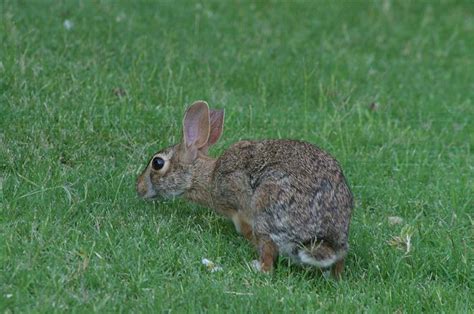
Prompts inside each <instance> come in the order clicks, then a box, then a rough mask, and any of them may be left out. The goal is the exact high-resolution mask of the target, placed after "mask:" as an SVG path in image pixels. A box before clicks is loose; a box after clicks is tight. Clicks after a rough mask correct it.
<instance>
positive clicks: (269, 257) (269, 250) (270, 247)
mask: <svg viewBox="0 0 474 314" xmlns="http://www.w3.org/2000/svg"><path fill="white" fill-rule="evenodd" d="M256 242H257V250H258V254H259V260H258V261H254V262H253V266H254V268H256V269H257V270H259V271H262V272H264V273H271V272H272V271H273V266H274V264H275V261H276V259H277V257H278V247H277V246H276V244H275V243H274V242H273V241H272V239H271V238H270V237H269V236H268V235H257V236H256Z"/></svg>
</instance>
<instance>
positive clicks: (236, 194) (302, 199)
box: [136, 101, 353, 279]
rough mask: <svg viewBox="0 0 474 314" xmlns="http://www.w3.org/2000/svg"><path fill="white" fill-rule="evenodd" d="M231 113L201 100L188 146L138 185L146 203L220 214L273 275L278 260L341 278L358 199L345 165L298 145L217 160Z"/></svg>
mask: <svg viewBox="0 0 474 314" xmlns="http://www.w3.org/2000/svg"><path fill="white" fill-rule="evenodd" d="M223 125H224V111H223V110H214V109H209V107H208V104H207V103H206V102H204V101H197V102H195V103H194V104H192V105H191V106H190V107H189V108H188V109H187V111H186V113H185V116H184V119H183V133H184V138H183V142H182V143H180V144H177V145H174V146H171V147H169V148H166V149H163V150H161V151H159V152H157V153H156V154H155V155H153V157H152V158H151V159H150V161H149V162H148V164H147V166H146V169H145V170H144V171H143V172H142V173H141V175H140V176H139V177H138V179H137V184H136V188H137V192H138V194H139V196H141V197H142V198H145V199H155V198H170V197H171V198H173V197H179V196H182V197H184V198H185V199H187V200H190V201H192V202H195V203H198V204H200V205H203V206H207V207H210V208H213V209H214V210H215V211H217V212H218V213H220V214H222V215H224V216H226V217H228V218H229V219H231V220H232V222H233V223H234V225H235V228H236V230H237V231H238V232H239V233H241V234H242V235H243V236H244V237H245V238H247V239H248V240H249V241H251V242H252V243H253V244H254V245H255V247H256V249H257V251H258V254H259V260H258V261H254V266H255V267H256V268H257V269H258V270H260V271H262V272H271V271H272V270H273V268H274V263H275V260H276V258H277V256H278V255H279V254H281V255H283V256H286V257H289V258H290V259H291V260H293V261H294V262H296V263H298V264H302V265H311V266H316V267H319V268H321V269H323V270H331V274H332V275H333V276H334V277H335V278H336V279H339V278H340V276H341V273H342V271H343V269H344V260H345V257H346V254H347V250H348V247H349V246H348V232H349V223H350V219H351V212H352V208H353V197H352V193H351V190H350V189H349V187H348V184H347V182H346V179H345V177H344V175H343V172H342V170H341V168H340V166H339V164H338V162H337V161H336V160H335V159H334V158H333V157H331V156H330V155H329V154H328V153H326V152H324V151H322V150H321V149H319V148H317V147H316V146H314V145H312V144H310V143H307V142H302V141H296V140H278V139H270V140H261V141H247V140H244V141H240V142H237V143H235V144H233V145H232V146H231V147H230V148H228V149H227V150H226V151H225V152H224V153H223V154H222V155H221V156H220V157H218V158H217V159H215V158H212V157H210V156H209V155H208V150H209V148H210V147H211V146H212V145H214V144H215V143H216V142H217V141H218V140H219V138H220V136H221V134H222V130H223Z"/></svg>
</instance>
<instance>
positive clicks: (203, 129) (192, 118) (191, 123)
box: [183, 101, 209, 161]
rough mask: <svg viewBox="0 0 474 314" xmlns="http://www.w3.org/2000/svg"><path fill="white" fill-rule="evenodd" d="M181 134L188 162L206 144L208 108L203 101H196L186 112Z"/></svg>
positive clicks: (207, 136)
mask: <svg viewBox="0 0 474 314" xmlns="http://www.w3.org/2000/svg"><path fill="white" fill-rule="evenodd" d="M183 133H184V144H185V149H186V155H188V156H187V157H188V158H187V159H188V160H190V161H191V160H194V159H195V158H196V156H197V151H198V150H199V149H200V148H202V147H204V146H205V145H206V144H207V140H208V138H209V107H208V105H207V103H206V102H204V101H197V102H195V103H194V104H192V105H191V107H189V108H188V110H186V114H185V115H184V120H183Z"/></svg>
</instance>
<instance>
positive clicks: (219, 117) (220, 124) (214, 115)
mask: <svg viewBox="0 0 474 314" xmlns="http://www.w3.org/2000/svg"><path fill="white" fill-rule="evenodd" d="M209 122H210V125H209V128H210V130H209V138H208V140H207V143H206V145H204V147H203V148H201V152H202V153H204V154H206V155H207V152H208V150H209V147H211V146H212V145H214V144H215V143H216V142H217V141H218V140H219V138H220V137H221V135H222V130H223V128H224V110H223V109H220V110H216V109H209Z"/></svg>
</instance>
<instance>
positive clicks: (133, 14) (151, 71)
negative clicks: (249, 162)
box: [0, 0, 474, 313]
mask: <svg viewBox="0 0 474 314" xmlns="http://www.w3.org/2000/svg"><path fill="white" fill-rule="evenodd" d="M65 20H70V21H71V22H72V23H73V27H72V28H71V29H70V30H67V29H66V28H65V27H64V25H63V23H64V21H65ZM0 42H1V45H0V244H1V251H0V254H1V255H0V267H1V268H0V311H1V312H5V313H10V312H32V311H33V312H52V311H68V312H69V311H74V312H89V311H98V312H109V311H110V312H116V311H126V312H128V311H133V312H150V311H157V312H161V311H163V312H165V311H170V312H176V313H180V312H205V311H210V312H221V311H229V312H247V311H250V312H255V313H269V312H282V313H283V312H285V313H288V312H294V311H298V312H315V311H317V310H322V311H334V312H353V311H368V312H412V313H413V312H421V311H424V312H458V313H459V312H471V313H472V312H473V311H474V298H473V294H472V290H473V288H474V284H473V282H474V269H473V267H474V266H473V265H474V249H473V243H474V232H473V230H474V220H473V219H474V200H473V195H474V182H473V178H474V166H473V165H474V158H473V156H472V149H473V141H474V136H473V134H474V123H473V118H474V59H473V56H474V5H473V4H472V3H471V2H469V1H466V2H453V1H437V2H424V3H423V2H420V1H396V2H392V1H388V0H387V1H374V2H370V3H369V2H366V3H362V2H361V3H354V2H351V3H348V2H340V1H336V2H333V1H318V2H303V1H297V2H275V1H258V2H257V3H252V2H247V1H224V2H223V1H213V2H204V3H201V2H196V3H193V2H186V1H179V2H171V1H170V2H161V3H155V4H152V3H148V2H147V3H145V2H144V3H141V4H134V3H133V2H132V1H120V2H116V1H77V2H76V1H74V2H71V1H66V2H59V1H10V0H4V1H2V2H1V4H0ZM118 89H120V91H122V93H120V92H117V90H118ZM118 94H122V95H121V96H120V95H118ZM197 99H205V100H207V101H208V102H209V103H210V104H211V106H214V107H219V108H225V110H226V124H225V128H224V135H223V138H222V140H221V142H220V143H219V144H218V145H216V147H215V148H214V149H213V151H212V154H213V155H218V154H219V153H221V152H222V151H224V150H225V148H226V147H228V146H229V145H230V144H231V143H233V142H235V141H237V140H239V139H243V138H246V139H249V138H251V139H260V138H295V139H304V140H307V141H310V142H312V143H315V144H317V145H318V146H320V147H322V148H324V149H326V150H327V151H329V152H331V153H332V154H333V155H334V156H336V157H337V159H338V160H339V161H340V162H341V164H342V166H343V169H344V171H345V173H346V176H347V178H348V180H349V182H350V184H351V187H352V190H353V192H354V195H355V198H356V208H355V211H354V215H353V221H352V225H351V238H350V244H351V251H350V254H349V256H348V259H347V267H346V272H345V277H344V280H342V281H340V282H333V281H331V280H325V279H324V278H322V277H321V276H319V274H318V272H317V271H313V270H308V269H302V268H299V267H296V266H294V265H288V262H287V261H286V260H284V259H280V260H279V261H278V267H277V270H276V271H275V273H274V274H273V275H271V276H266V275H262V274H257V273H254V272H252V271H251V270H250V268H249V265H248V263H249V262H250V261H251V260H252V259H254V258H255V257H256V254H255V252H254V251H253V249H252V247H251V246H250V244H248V243H246V242H245V240H244V239H243V238H241V237H239V236H238V235H237V234H236V232H235V231H234V230H233V226H232V225H231V223H230V222H228V221H226V220H225V219H223V218H222V217H219V216H217V215H216V214H215V213H213V212H212V211H211V210H209V209H207V208H201V207H198V206H196V205H193V204H190V203H187V202H184V201H175V202H165V203H148V202H144V201H142V200H140V199H138V198H137V196H136V192H135V186H134V185H135V178H136V176H137V174H138V173H139V172H140V170H141V169H142V168H143V167H144V165H145V162H146V161H147V160H148V158H149V157H150V155H151V154H152V153H153V152H155V151H157V150H158V149H160V148H162V147H166V146H168V145H171V144H173V143H175V142H177V141H179V140H180V138H181V130H180V124H181V119H182V114H183V112H184V110H185V108H186V106H187V105H189V104H190V103H192V102H193V101H194V100H197ZM372 103H377V104H378V106H377V107H376V110H371V106H370V105H371V104H372ZM390 216H399V217H401V218H403V223H402V224H398V225H390V224H389V223H388V217H390ZM396 236H409V237H410V239H411V248H410V251H409V252H406V248H405V247H403V246H401V247H399V248H398V247H397V246H393V245H390V244H389V242H390V241H391V240H393V237H396ZM203 257H207V258H209V259H211V260H213V261H215V262H217V263H218V264H220V265H221V266H222V267H223V271H222V272H217V273H210V272H208V271H207V270H206V269H205V268H204V267H203V266H202V265H201V258H203Z"/></svg>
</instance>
